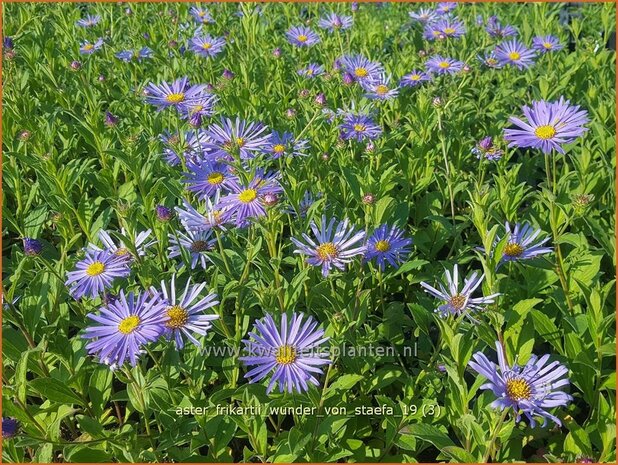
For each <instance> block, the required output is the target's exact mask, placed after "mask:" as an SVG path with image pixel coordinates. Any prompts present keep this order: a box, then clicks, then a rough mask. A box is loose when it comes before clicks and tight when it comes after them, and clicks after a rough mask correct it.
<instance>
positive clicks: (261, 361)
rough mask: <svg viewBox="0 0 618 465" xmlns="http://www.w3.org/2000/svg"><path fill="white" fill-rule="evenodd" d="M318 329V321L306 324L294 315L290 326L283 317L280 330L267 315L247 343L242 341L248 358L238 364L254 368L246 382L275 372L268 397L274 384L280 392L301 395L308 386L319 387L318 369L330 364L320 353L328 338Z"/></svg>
mask: <svg viewBox="0 0 618 465" xmlns="http://www.w3.org/2000/svg"><path fill="white" fill-rule="evenodd" d="M303 320H304V323H303ZM317 326H318V322H317V321H315V320H314V319H313V318H312V317H308V318H307V319H306V320H305V316H304V315H303V314H302V313H293V314H292V319H291V321H290V323H289V324H288V317H287V314H285V313H283V314H282V315H281V326H280V328H278V327H277V325H276V323H275V321H274V320H273V317H272V316H270V315H266V317H264V318H263V319H262V320H258V321H256V322H255V324H254V331H253V332H250V333H249V339H245V340H243V341H242V342H243V344H244V345H245V351H246V352H247V354H248V355H246V356H243V357H239V360H240V361H242V362H243V363H244V364H245V365H247V366H249V367H255V368H253V369H251V370H249V371H248V372H247V373H246V374H245V378H248V379H249V380H250V383H256V382H258V381H260V380H262V379H264V378H265V377H266V376H267V375H268V374H269V373H271V372H273V371H274V373H273V375H272V378H271V380H270V383H269V384H268V388H267V390H266V393H267V394H268V393H270V392H271V391H272V390H273V388H274V387H275V384H277V383H278V384H279V391H280V392H283V391H284V390H286V391H287V392H292V391H296V392H298V393H303V392H306V391H308V390H309V384H308V383H311V384H314V385H316V386H319V385H320V383H319V382H318V380H317V379H316V377H315V375H316V374H322V373H323V372H322V369H321V368H320V367H321V366H324V365H328V364H330V363H331V362H330V360H328V358H327V357H326V354H323V353H322V352H321V351H320V349H319V347H320V345H322V344H324V343H325V342H326V341H328V339H329V338H328V337H324V330H322V329H319V330H318V329H316V328H317Z"/></svg>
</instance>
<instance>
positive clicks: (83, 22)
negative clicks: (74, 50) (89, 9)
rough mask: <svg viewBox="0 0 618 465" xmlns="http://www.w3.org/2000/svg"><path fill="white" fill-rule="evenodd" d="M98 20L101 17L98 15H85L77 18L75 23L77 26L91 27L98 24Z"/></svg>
mask: <svg viewBox="0 0 618 465" xmlns="http://www.w3.org/2000/svg"><path fill="white" fill-rule="evenodd" d="M100 21H101V17H100V16H99V15H86V17H85V18H81V19H78V20H77V21H76V22H75V25H76V26H79V27H92V26H96V25H97V24H99V22H100Z"/></svg>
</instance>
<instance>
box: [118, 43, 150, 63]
mask: <svg viewBox="0 0 618 465" xmlns="http://www.w3.org/2000/svg"><path fill="white" fill-rule="evenodd" d="M152 56H153V52H152V50H151V49H150V48H148V47H142V48H141V49H139V50H123V51H121V52H118V53H116V58H118V59H119V60H122V61H124V62H126V63H130V62H131V61H133V60H136V61H142V60H143V59H144V58H152Z"/></svg>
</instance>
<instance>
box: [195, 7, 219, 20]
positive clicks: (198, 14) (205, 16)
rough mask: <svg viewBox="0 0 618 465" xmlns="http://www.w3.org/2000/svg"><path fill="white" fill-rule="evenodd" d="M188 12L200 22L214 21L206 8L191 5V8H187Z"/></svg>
mask: <svg viewBox="0 0 618 465" xmlns="http://www.w3.org/2000/svg"><path fill="white" fill-rule="evenodd" d="M189 14H190V15H191V16H193V19H194V20H195V21H197V22H198V23H200V24H207V23H214V22H215V20H214V19H213V18H212V16H211V15H210V12H209V11H208V10H207V9H206V8H201V7H197V6H192V7H191V8H189Z"/></svg>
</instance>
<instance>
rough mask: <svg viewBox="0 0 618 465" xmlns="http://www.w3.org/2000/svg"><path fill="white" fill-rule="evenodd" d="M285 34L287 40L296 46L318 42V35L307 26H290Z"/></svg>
mask: <svg viewBox="0 0 618 465" xmlns="http://www.w3.org/2000/svg"><path fill="white" fill-rule="evenodd" d="M285 35H286V37H287V38H288V42H290V43H291V44H292V45H296V46H297V47H311V46H312V45H315V44H317V43H318V42H320V37H319V36H318V35H317V34H316V33H315V32H313V31H312V30H311V29H309V28H308V27H307V26H294V27H291V28H290V29H289V30H288V31H287V32H286V33H285Z"/></svg>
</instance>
